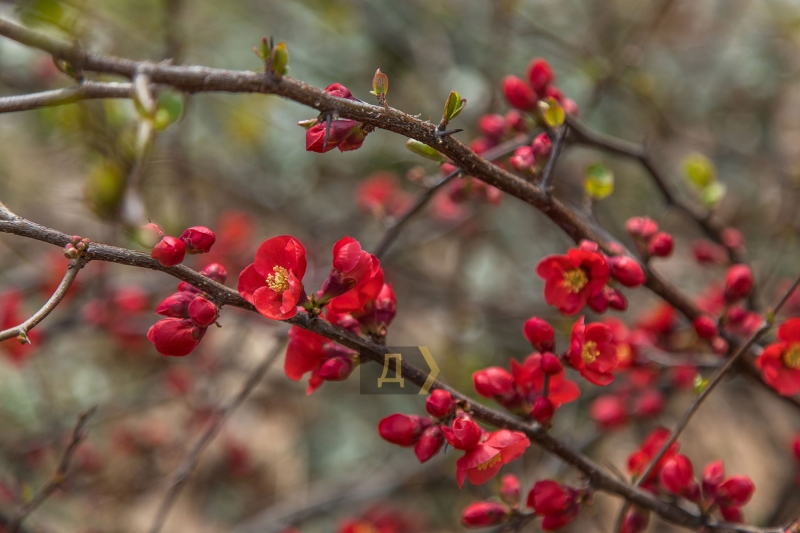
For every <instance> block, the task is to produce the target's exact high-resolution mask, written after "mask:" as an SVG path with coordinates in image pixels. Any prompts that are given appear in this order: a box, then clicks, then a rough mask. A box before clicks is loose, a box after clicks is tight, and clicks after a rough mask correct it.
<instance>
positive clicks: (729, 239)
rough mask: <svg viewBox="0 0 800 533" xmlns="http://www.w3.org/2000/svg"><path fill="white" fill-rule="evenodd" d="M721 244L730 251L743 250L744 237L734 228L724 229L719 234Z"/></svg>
mask: <svg viewBox="0 0 800 533" xmlns="http://www.w3.org/2000/svg"><path fill="white" fill-rule="evenodd" d="M720 239H721V240H722V244H724V245H725V246H726V247H728V248H730V249H731V250H740V251H741V250H744V235H742V232H741V231H739V230H738V229H736V228H725V229H724V230H722V233H721V234H720Z"/></svg>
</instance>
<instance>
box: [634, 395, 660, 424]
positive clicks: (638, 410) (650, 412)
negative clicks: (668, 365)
mask: <svg viewBox="0 0 800 533" xmlns="http://www.w3.org/2000/svg"><path fill="white" fill-rule="evenodd" d="M662 409H664V395H663V394H661V392H659V391H658V389H647V390H645V391H644V392H643V393H642V394H641V395H640V396H639V397H638V398H636V400H635V401H634V402H633V412H634V413H635V414H636V416H638V417H640V418H649V417H652V416H657V415H658V414H659V413H661V411H662Z"/></svg>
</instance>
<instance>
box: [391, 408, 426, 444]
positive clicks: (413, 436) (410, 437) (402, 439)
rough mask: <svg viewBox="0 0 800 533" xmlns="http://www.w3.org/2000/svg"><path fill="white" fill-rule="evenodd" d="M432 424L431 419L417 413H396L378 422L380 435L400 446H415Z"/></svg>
mask: <svg viewBox="0 0 800 533" xmlns="http://www.w3.org/2000/svg"><path fill="white" fill-rule="evenodd" d="M429 425H430V420H428V419H426V418H422V417H421V416H417V415H403V414H400V413H395V414H393V415H389V416H387V417H386V418H384V419H382V420H381V421H380V422H379V423H378V433H379V434H380V436H381V437H382V438H383V439H384V440H386V441H389V442H391V443H392V444H396V445H398V446H413V445H414V444H415V443H416V442H417V441H418V440H419V438H420V436H422V432H423V431H424V430H425V428H427V427H428V426H429Z"/></svg>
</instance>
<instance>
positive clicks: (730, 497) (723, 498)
mask: <svg viewBox="0 0 800 533" xmlns="http://www.w3.org/2000/svg"><path fill="white" fill-rule="evenodd" d="M755 490H756V487H755V485H753V481H752V480H751V479H750V478H749V477H747V476H731V477H729V478H728V479H726V480H725V481H723V482H722V484H721V485H720V486H719V489H717V500H718V502H719V504H720V506H721V507H741V506H742V505H744V504H746V503H747V502H749V501H750V498H751V497H752V496H753V492H755Z"/></svg>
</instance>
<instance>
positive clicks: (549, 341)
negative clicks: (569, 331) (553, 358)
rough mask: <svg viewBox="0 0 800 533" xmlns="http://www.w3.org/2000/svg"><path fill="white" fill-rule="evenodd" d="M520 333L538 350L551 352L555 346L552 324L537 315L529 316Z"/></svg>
mask: <svg viewBox="0 0 800 533" xmlns="http://www.w3.org/2000/svg"><path fill="white" fill-rule="evenodd" d="M522 333H523V334H524V335H525V338H526V339H528V342H530V343H531V344H532V345H533V348H534V349H535V350H537V351H539V352H542V353H544V352H552V351H553V350H554V349H555V347H556V344H555V341H554V340H553V339H554V338H555V333H554V331H553V326H551V325H550V324H549V323H548V322H547V321H546V320H543V319H541V318H539V317H536V316H534V317H531V318H529V319H528V320H527V321H526V322H525V325H524V326H523V327H522Z"/></svg>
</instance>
